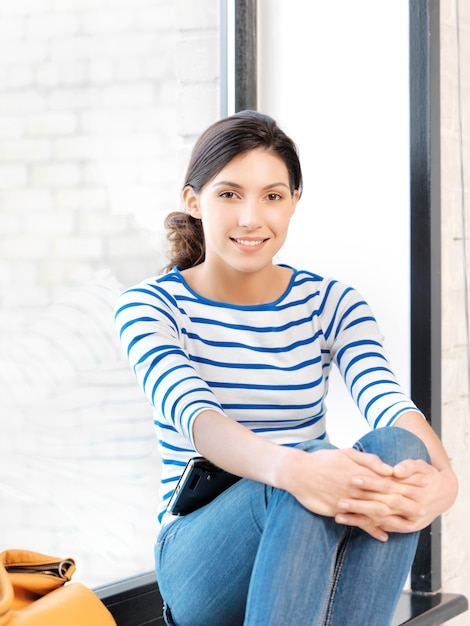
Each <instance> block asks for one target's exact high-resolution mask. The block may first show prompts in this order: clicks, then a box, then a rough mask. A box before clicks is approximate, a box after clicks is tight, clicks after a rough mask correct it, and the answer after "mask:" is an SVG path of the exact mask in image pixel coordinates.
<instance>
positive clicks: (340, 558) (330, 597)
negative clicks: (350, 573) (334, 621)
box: [319, 526, 352, 626]
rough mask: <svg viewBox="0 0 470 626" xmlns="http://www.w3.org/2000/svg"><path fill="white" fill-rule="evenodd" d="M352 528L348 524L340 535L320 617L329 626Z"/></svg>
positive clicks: (321, 622) (321, 621) (323, 623)
mask: <svg viewBox="0 0 470 626" xmlns="http://www.w3.org/2000/svg"><path fill="white" fill-rule="evenodd" d="M351 535H352V528H351V527H350V526H346V527H345V529H344V533H343V534H342V536H341V537H340V539H339V541H338V544H337V548H336V551H335V560H334V565H333V571H332V575H331V579H330V583H329V585H328V593H327V597H326V601H325V605H324V609H323V611H322V615H321V618H320V622H319V623H320V624H321V625H322V626H329V624H331V616H332V613H333V603H334V599H335V594H336V591H337V589H338V583H339V578H340V575H341V572H342V570H343V565H344V561H345V559H346V554H347V551H348V548H349V544H350V542H351Z"/></svg>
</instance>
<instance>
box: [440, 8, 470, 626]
mask: <svg viewBox="0 0 470 626" xmlns="http://www.w3.org/2000/svg"><path fill="white" fill-rule="evenodd" d="M457 5H458V12H457V11H456V9H457ZM440 12H441V124H442V130H441V149H442V158H441V168H442V190H441V198H442V315H443V319H442V402H443V407H442V410H443V413H442V422H443V426H442V437H443V441H444V443H445V445H446V448H447V450H448V452H449V455H450V457H451V460H452V463H453V466H454V469H455V470H456V472H457V473H458V475H459V479H460V493H459V497H458V499H457V503H456V504H455V505H454V507H453V508H452V509H451V511H450V512H448V513H447V514H445V515H444V516H443V530H442V552H443V554H442V559H443V572H442V574H443V586H444V588H445V590H446V591H453V592H455V593H463V594H465V595H466V596H467V598H470V541H469V539H468V511H469V509H470V482H469V479H468V476H469V469H468V465H469V452H468V442H469V440H470V389H469V369H470V361H469V357H470V346H469V343H468V339H469V337H468V330H469V329H468V327H467V324H468V320H467V319H466V313H465V302H466V299H467V303H468V298H469V295H470V294H469V293H468V292H466V289H467V288H468V286H469V285H468V284H466V279H465V274H466V273H467V281H468V278H469V277H468V272H469V270H470V256H469V255H470V246H469V234H470V203H469V201H468V200H469V197H468V189H469V186H470V169H469V164H470V160H469V157H470V140H469V138H470V4H469V3H468V2H466V1H465V0H459V1H458V2H455V0H441V3H440ZM459 40H460V49H459V46H458V44H459ZM459 62H460V95H459ZM459 99H460V105H461V109H460V111H459V108H460V105H459ZM460 124H462V127H461V128H460ZM461 142H462V147H463V151H461ZM461 165H462V166H463V175H464V179H463V181H462V179H461V173H462V170H461ZM464 223H465V225H466V231H465V232H464V231H463V225H464ZM463 238H465V243H466V246H464V245H463V243H464V239H463ZM465 247H466V250H465ZM465 252H466V255H467V258H465ZM469 620H470V617H469V614H468V613H466V614H464V615H462V616H459V617H456V618H454V619H453V620H451V621H450V622H449V624H452V625H454V624H455V626H458V625H461V626H466V625H467V624H468V623H469Z"/></svg>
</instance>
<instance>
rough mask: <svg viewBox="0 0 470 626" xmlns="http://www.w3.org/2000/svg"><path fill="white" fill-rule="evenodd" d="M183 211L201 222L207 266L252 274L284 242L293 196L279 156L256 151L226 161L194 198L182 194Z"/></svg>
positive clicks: (187, 192) (268, 261) (294, 201)
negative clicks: (184, 209)
mask: <svg viewBox="0 0 470 626" xmlns="http://www.w3.org/2000/svg"><path fill="white" fill-rule="evenodd" d="M183 199H184V201H185V204H186V208H187V211H188V212H189V213H190V215H192V216H193V217H195V218H198V219H201V220H202V226H203V229H204V237H205V244H206V260H205V263H206V265H207V264H208V263H209V264H210V263H214V264H216V265H217V264H218V265H220V264H222V265H228V266H230V267H231V268H233V269H236V270H238V271H242V272H254V271H257V270H259V269H262V268H263V267H265V266H266V265H267V264H271V263H272V259H273V257H274V255H275V254H276V253H277V252H278V251H279V249H280V248H281V246H282V244H283V243H284V241H285V239H286V236H287V231H288V227H289V222H290V219H291V217H292V215H293V213H294V210H295V207H296V204H297V201H298V192H297V191H294V193H293V194H291V192H290V186H289V174H288V171H287V167H286V165H285V163H284V162H283V161H282V159H280V158H279V157H278V156H276V155H275V154H273V153H271V152H267V151H266V150H263V149H261V148H259V149H255V150H251V151H249V152H246V153H244V154H241V155H240V156H238V157H236V158H234V159H233V160H232V161H230V162H229V163H228V164H227V165H226V166H225V167H224V168H223V169H222V170H221V171H220V172H219V173H218V174H217V176H215V178H213V179H212V180H211V181H209V182H208V183H207V184H206V185H205V186H204V187H203V188H202V190H201V191H200V192H199V193H195V192H194V190H193V189H192V188H191V187H186V188H185V189H184V191H183Z"/></svg>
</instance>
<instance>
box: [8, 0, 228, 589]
mask: <svg viewBox="0 0 470 626" xmlns="http://www.w3.org/2000/svg"><path fill="white" fill-rule="evenodd" d="M218 8H219V3H218V2H214V1H213V0H205V1H204V2H197V3H194V2H192V0H184V1H183V0H177V1H175V0H14V2H12V1H11V0H0V416H1V418H2V437H1V438H0V451H1V454H0V509H1V510H2V511H5V510H7V509H8V511H9V515H8V516H5V515H2V516H0V517H1V519H0V549H2V548H6V547H29V548H31V549H36V550H39V551H43V552H46V553H51V554H57V555H58V556H59V555H69V554H72V555H73V556H75V557H76V559H77V561H78V564H79V569H78V572H77V579H82V580H85V581H86V582H88V583H90V584H98V583H101V582H104V581H109V580H114V579H116V578H120V577H125V576H128V575H131V574H133V573H138V572H141V571H143V570H149V569H151V568H152V567H153V547H152V545H153V541H154V532H155V526H154V513H155V507H156V484H157V482H158V463H157V458H156V444H155V441H154V435H153V426H152V419H151V415H150V409H149V407H148V405H147V401H146V400H145V399H144V398H143V397H142V396H141V394H140V392H139V390H138V389H137V386H136V384H135V381H134V379H133V377H132V374H131V372H130V371H129V368H128V365H127V363H126V362H125V361H124V358H123V356H122V355H121V351H120V348H119V346H117V341H116V338H115V334H114V328H113V325H112V305H113V302H114V301H115V298H116V297H117V294H118V293H119V291H120V290H121V288H122V286H124V285H129V284H132V283H134V282H136V281H138V280H140V279H142V278H144V277H145V276H148V275H151V274H154V273H156V272H158V271H159V270H160V269H161V267H162V266H163V265H164V264H165V263H166V259H165V250H164V249H163V246H164V242H165V239H164V232H163V226H162V224H163V219H164V216H165V215H166V214H167V213H168V212H169V211H171V210H174V209H176V208H178V206H179V189H178V186H179V184H180V179H181V176H182V170H183V168H184V166H185V165H186V156H187V146H189V144H190V143H192V138H193V137H194V136H196V135H197V134H199V132H200V131H201V130H202V129H203V128H204V127H205V126H206V125H207V124H209V123H211V122H212V121H214V120H215V119H217V118H218V117H219V94H218V86H219V82H220V81H219V64H218V54H219V39H218V29H219V15H218ZM182 153H183V154H184V157H185V158H184V161H183V160H182V159H181V154H182ZM69 294H71V295H69ZM74 294H76V295H74ZM64 298H65V301H66V302H65V303H64ZM67 299H68V300H67ZM71 320H74V321H73V323H71ZM89 351H91V352H89ZM88 354H91V355H92V358H91V359H89V358H87V355H88ZM7 418H8V419H7ZM61 450H64V451H66V452H64V453H63V454H62V453H61ZM90 453H91V454H90ZM101 459H106V462H103V460H101ZM6 468H8V471H7V470H6ZM12 475H13V476H14V478H10V477H11V476H12ZM7 476H8V477H9V478H8V479H7V478H6V477H7ZM87 506H88V507H89V508H88V510H87V509H86V507H87ZM84 507H85V508H84Z"/></svg>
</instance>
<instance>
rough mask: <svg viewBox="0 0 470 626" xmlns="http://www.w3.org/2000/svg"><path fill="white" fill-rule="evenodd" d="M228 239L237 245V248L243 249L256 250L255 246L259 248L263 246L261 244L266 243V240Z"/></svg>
mask: <svg viewBox="0 0 470 626" xmlns="http://www.w3.org/2000/svg"><path fill="white" fill-rule="evenodd" d="M230 239H231V240H232V241H233V242H234V243H236V244H238V245H239V246H243V247H249V248H256V247H257V246H261V245H263V243H265V242H266V241H268V239H243V238H240V239H236V238H235V237H230Z"/></svg>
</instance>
